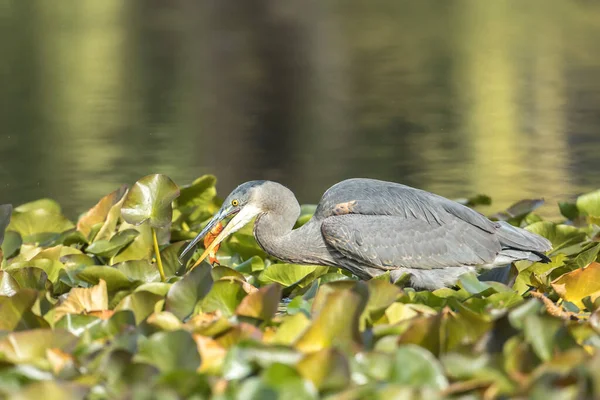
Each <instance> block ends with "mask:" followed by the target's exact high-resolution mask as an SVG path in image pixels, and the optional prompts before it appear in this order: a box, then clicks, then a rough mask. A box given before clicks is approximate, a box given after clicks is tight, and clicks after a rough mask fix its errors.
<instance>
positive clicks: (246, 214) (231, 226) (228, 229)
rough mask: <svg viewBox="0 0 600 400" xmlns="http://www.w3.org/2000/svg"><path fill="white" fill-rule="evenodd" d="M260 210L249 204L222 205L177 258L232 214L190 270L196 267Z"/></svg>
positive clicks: (192, 247)
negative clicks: (236, 205)
mask: <svg viewBox="0 0 600 400" xmlns="http://www.w3.org/2000/svg"><path fill="white" fill-rule="evenodd" d="M261 212H262V210H261V209H260V208H257V207H255V206H253V205H251V204H246V205H245V206H243V207H234V206H231V205H227V206H223V207H222V208H221V209H220V210H219V212H218V213H217V214H216V215H215V216H214V217H213V219H211V220H210V221H209V222H208V224H206V226H205V227H204V229H202V231H201V232H200V233H199V234H198V236H196V237H195V238H194V239H193V240H192V241H191V242H190V243H189V244H188V245H187V246H186V247H185V249H183V251H182V252H181V254H180V255H179V260H182V259H183V258H184V257H185V255H186V254H188V253H189V252H190V251H192V250H193V249H194V248H195V247H196V245H197V244H198V243H199V242H200V240H202V239H203V238H204V237H205V236H206V235H207V234H208V233H209V232H211V230H212V229H213V228H215V227H216V226H217V225H218V224H219V223H221V221H223V220H224V219H226V218H228V217H230V216H232V215H233V216H234V217H233V218H232V219H231V221H229V223H228V224H227V225H226V226H225V228H223V230H222V231H221V232H220V233H219V234H218V235H217V237H216V238H214V240H213V241H212V242H211V243H210V244H209V245H208V247H206V249H205V250H204V253H202V255H201V256H200V258H198V260H197V261H196V262H195V263H194V265H192V267H191V268H190V270H192V269H194V268H196V267H197V266H198V265H199V264H200V263H201V262H202V261H203V260H204V259H205V258H206V256H208V255H209V254H210V253H211V252H212V251H213V250H214V249H215V248H218V247H217V246H219V245H220V244H221V242H222V241H223V240H225V239H226V238H227V237H228V236H229V235H231V234H233V233H235V232H237V231H238V230H240V229H241V228H242V227H244V225H246V224H247V223H248V222H250V221H251V220H252V218H254V217H256V216H257V215H258V214H260V213H261Z"/></svg>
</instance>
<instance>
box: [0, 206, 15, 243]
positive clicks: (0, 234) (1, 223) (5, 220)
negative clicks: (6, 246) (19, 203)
mask: <svg viewBox="0 0 600 400" xmlns="http://www.w3.org/2000/svg"><path fill="white" fill-rule="evenodd" d="M12 209H13V208H12V205H11V204H2V205H0V245H1V244H2V243H3V242H4V231H6V227H7V226H8V224H9V223H10V216H11V214H12Z"/></svg>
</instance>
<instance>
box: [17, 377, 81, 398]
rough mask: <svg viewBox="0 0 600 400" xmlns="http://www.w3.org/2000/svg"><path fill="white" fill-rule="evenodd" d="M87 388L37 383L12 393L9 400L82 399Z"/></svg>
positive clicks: (70, 383)
mask: <svg viewBox="0 0 600 400" xmlns="http://www.w3.org/2000/svg"><path fill="white" fill-rule="evenodd" d="M88 391H89V388H87V387H86V386H84V385H81V384H78V383H74V382H58V381H39V382H33V383H31V384H29V385H27V386H26V387H25V388H23V390H20V391H19V392H17V393H14V394H13V395H12V396H11V397H10V398H11V400H30V399H83V398H85V396H86V394H87V393H88Z"/></svg>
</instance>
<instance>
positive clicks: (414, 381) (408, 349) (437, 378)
mask: <svg viewBox="0 0 600 400" xmlns="http://www.w3.org/2000/svg"><path fill="white" fill-rule="evenodd" d="M394 357H395V360H394V364H393V366H392V372H391V376H390V380H391V381H392V382H395V383H399V384H401V385H407V386H418V387H432V388H436V389H438V390H443V389H445V388H447V387H448V380H447V379H446V376H445V375H444V370H443V368H442V365H441V364H440V362H439V361H438V360H437V359H436V358H435V356H434V355H433V354H431V353H430V352H429V351H427V350H425V349H424V348H422V347H419V346H415V345H410V344H409V345H402V346H400V347H399V348H398V350H396V353H395V355H394Z"/></svg>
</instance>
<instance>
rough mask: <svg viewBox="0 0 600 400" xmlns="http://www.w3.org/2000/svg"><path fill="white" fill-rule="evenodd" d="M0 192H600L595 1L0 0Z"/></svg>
mask: <svg viewBox="0 0 600 400" xmlns="http://www.w3.org/2000/svg"><path fill="white" fill-rule="evenodd" d="M0 32H1V35H0V49H1V54H2V56H1V59H0V79H1V84H0V101H1V102H2V103H1V106H0V157H1V162H0V188H1V190H0V202H2V203H4V202H12V203H14V204H19V203H22V202H25V201H29V200H33V199H36V198H39V197H52V198H55V199H57V200H58V201H59V202H61V204H63V206H64V207H65V209H66V211H67V213H68V214H69V215H71V216H75V215H77V213H79V212H81V211H84V210H86V209H87V208H89V207H91V206H92V205H93V204H94V203H95V202H96V201H97V200H98V199H99V198H100V197H101V196H102V195H104V194H106V193H108V192H110V191H112V190H114V189H115V188H116V187H118V185H120V184H121V183H129V184H131V183H133V182H134V181H135V180H136V179H138V178H140V177H142V176H144V175H147V174H150V173H164V174H167V175H169V176H171V177H172V178H173V179H174V180H175V181H176V182H177V183H178V184H180V185H183V184H186V183H189V182H191V181H192V180H193V179H194V178H195V177H198V176H200V175H202V174H205V173H213V174H215V175H217V177H218V178H219V192H220V193H221V194H222V195H223V196H224V195H226V194H227V193H228V192H229V190H231V189H232V188H234V187H235V186H236V185H237V184H239V183H241V182H243V181H246V180H250V179H272V180H277V181H279V182H281V183H284V184H286V185H287V186H289V187H290V188H291V189H292V190H294V191H295V192H296V194H297V196H298V198H299V200H300V201H301V202H303V203H315V202H317V201H318V200H319V197H320V195H321V194H322V192H323V191H324V190H325V189H326V188H328V187H329V186H330V185H332V184H333V183H335V182H337V181H339V180H341V179H344V178H348V177H356V176H364V177H373V178H379V179H385V180H392V181H397V182H402V183H405V184H409V185H412V186H416V187H420V188H424V189H427V190H430V191H434V192H436V193H439V194H442V195H444V196H448V197H452V198H455V197H467V196H470V195H474V194H476V193H485V194H488V195H490V196H492V198H493V199H494V203H493V205H492V206H491V207H490V208H489V211H490V212H491V211H497V210H500V209H502V208H504V207H506V206H508V205H510V204H511V203H513V202H515V201H517V200H519V199H521V198H525V197H537V196H541V197H544V198H546V199H547V201H548V202H549V203H550V206H546V207H549V208H548V210H549V211H545V212H547V213H552V212H555V211H556V207H555V203H556V201H558V200H561V199H569V198H571V197H572V196H574V195H576V194H578V193H581V192H584V191H586V190H590V189H594V188H598V187H600V51H599V49H600V47H599V46H600V45H599V42H600V2H597V1H583V0H579V1H576V0H573V1H561V0H550V1H549V0H528V1H522V0H497V1H481V0H456V1H428V0H420V1H410V0H404V1H398V0H370V1H362V0H345V1H341V0H324V1H323V0H306V1H279V0H252V1H231V0H227V1H224V0H221V1H217V0H214V1H198V0H147V1H141V0H128V1H123V0H102V1H99V0H61V1H47V0H1V1H0Z"/></svg>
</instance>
